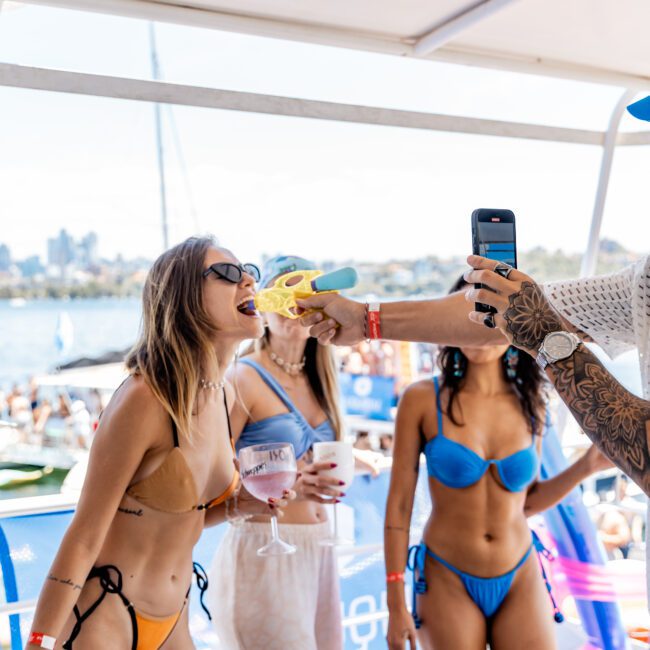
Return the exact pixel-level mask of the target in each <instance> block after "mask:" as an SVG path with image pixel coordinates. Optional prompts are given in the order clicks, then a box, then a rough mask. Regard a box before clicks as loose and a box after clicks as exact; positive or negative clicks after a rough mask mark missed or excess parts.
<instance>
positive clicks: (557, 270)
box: [0, 240, 639, 300]
mask: <svg viewBox="0 0 650 650" xmlns="http://www.w3.org/2000/svg"><path fill="white" fill-rule="evenodd" d="M638 257H639V256H638V254H634V253H631V252H630V251H627V250H625V249H624V248H623V247H622V246H620V245H619V244H617V243H616V242H613V241H609V240H603V241H601V243H600V254H599V257H598V267H597V270H596V272H597V273H612V272H614V271H617V270H620V269H622V268H624V267H625V266H627V265H628V264H631V263H632V262H634V261H635V260H636V259H637V258H638ZM581 262H582V255H580V254H578V253H571V254H567V253H564V252H563V251H561V250H555V251H547V250H545V249H544V248H541V247H537V248H533V249H532V250H529V251H524V252H520V253H519V268H520V269H522V270H524V271H525V272H526V273H528V274H529V275H530V276H532V277H533V278H534V279H535V280H537V281H538V282H550V281H553V280H562V279H566V278H575V277H577V276H578V275H579V274H580V264H581ZM343 265H349V266H354V267H355V268H356V269H357V270H358V271H359V279H360V281H359V284H358V285H357V286H356V287H355V288H354V289H352V290H350V291H347V292H346V294H347V295H350V296H357V297H363V296H367V295H369V294H374V295H376V296H378V297H382V298H389V299H390V298H393V299H398V298H403V297H407V296H410V297H422V298H425V297H431V296H437V295H440V294H443V293H447V291H448V290H449V287H450V286H451V285H452V284H453V283H454V282H455V281H456V280H457V279H458V277H459V276H460V275H461V274H462V273H463V271H465V270H466V269H467V265H466V263H465V258H463V257H453V258H447V259H443V258H440V257H436V256H430V257H427V258H424V259H419V260H388V261H386V262H377V263H367V262H363V261H361V260H349V261H347V262H340V261H339V262H326V263H324V265H323V267H322V268H328V269H331V268H339V267H341V266H343ZM143 280H144V270H143V271H142V272H141V273H137V274H122V273H120V272H119V271H118V272H117V273H113V274H112V275H110V276H109V277H94V278H92V279H90V280H88V281H86V282H75V283H70V282H61V281H58V282H57V281H54V280H46V281H42V282H33V283H29V282H26V281H23V282H21V283H19V284H16V283H11V284H10V283H5V284H4V285H3V284H2V280H1V279H0V299H11V298H25V299H28V300H32V299H39V298H50V299H57V298H73V299H84V298H104V297H117V298H129V297H139V296H140V295H141V294H142V286H143Z"/></svg>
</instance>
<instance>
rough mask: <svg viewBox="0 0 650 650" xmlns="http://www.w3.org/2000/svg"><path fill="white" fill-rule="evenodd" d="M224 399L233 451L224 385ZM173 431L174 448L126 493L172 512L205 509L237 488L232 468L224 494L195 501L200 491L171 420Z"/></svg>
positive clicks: (159, 508) (156, 508) (151, 505)
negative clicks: (156, 466)
mask: <svg viewBox="0 0 650 650" xmlns="http://www.w3.org/2000/svg"><path fill="white" fill-rule="evenodd" d="M223 403H224V405H225V407H226V418H227V420H228V434H229V436H230V445H231V447H232V449H233V453H234V451H235V445H234V442H233V439H232V429H231V428H230V414H229V413H228V402H227V400H226V390H225V388H224V391H223ZM172 433H173V436H174V448H173V449H172V450H171V451H170V452H169V454H167V457H166V458H165V460H164V461H163V463H162V465H160V466H159V467H158V468H156V469H155V470H154V471H153V472H152V473H151V474H149V476H147V477H145V478H143V479H142V480H141V481H138V482H137V483H134V484H133V485H131V486H130V487H129V488H128V490H127V491H126V493H127V494H128V495H129V496H130V497H132V498H134V499H135V500H136V501H138V502H139V503H141V504H142V505H144V506H147V507H148V508H153V509H154V510H160V511H161V512H169V513H173V514H181V513H184V512H191V511H192V510H207V509H208V508H212V507H214V506H217V505H219V504H220V503H223V502H224V501H225V500H226V499H227V498H228V497H230V496H231V495H232V494H233V493H234V492H235V490H236V489H237V485H238V483H239V472H238V471H237V470H235V472H234V474H233V477H232V481H230V485H229V486H228V487H227V488H226V490H225V491H224V492H223V494H220V495H219V496H218V497H216V498H215V499H211V500H210V501H207V502H206V503H198V501H199V494H198V491H197V489H196V483H195V482H194V475H193V474H192V470H191V469H190V466H189V465H188V464H187V460H185V456H184V455H183V452H182V451H181V448H180V446H179V444H178V431H177V430H176V423H175V422H174V421H173V420H172Z"/></svg>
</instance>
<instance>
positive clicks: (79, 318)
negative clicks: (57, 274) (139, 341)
mask: <svg viewBox="0 0 650 650" xmlns="http://www.w3.org/2000/svg"><path fill="white" fill-rule="evenodd" d="M62 313H66V314H67V315H68V316H69V321H70V323H71V324H72V329H71V337H70V338H71V344H70V345H69V348H68V349H64V350H63V351H62V352H60V351H59V350H58V349H57V347H56V344H55V337H56V333H57V322H58V321H59V317H60V315H61V314H62ZM140 314H141V309H140V299H139V298H99V299H88V300H33V301H27V302H25V303H24V304H23V303H22V302H17V303H16V302H15V301H14V302H12V301H8V300H0V389H4V390H7V389H8V388H10V387H11V384H12V383H14V382H18V383H24V382H25V381H26V380H27V379H28V378H29V377H30V376H31V375H35V374H40V373H44V372H48V371H50V370H52V369H53V368H54V367H56V366H57V365H59V364H61V363H65V362H66V361H69V360H70V359H74V358H77V357H80V356H94V355H98V354H101V353H103V352H106V351H109V350H119V349H123V348H126V347H128V346H129V345H131V344H132V343H133V342H134V341H135V339H136V337H137V335H138V328H139V324H140Z"/></svg>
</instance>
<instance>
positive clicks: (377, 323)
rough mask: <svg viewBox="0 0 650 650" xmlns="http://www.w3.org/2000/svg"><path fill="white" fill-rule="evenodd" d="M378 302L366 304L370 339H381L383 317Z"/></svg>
mask: <svg viewBox="0 0 650 650" xmlns="http://www.w3.org/2000/svg"><path fill="white" fill-rule="evenodd" d="M379 309H380V305H379V303H378V302H373V303H366V322H367V331H368V338H369V339H380V338H381V316H380V312H379Z"/></svg>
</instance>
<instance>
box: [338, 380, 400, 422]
mask: <svg viewBox="0 0 650 650" xmlns="http://www.w3.org/2000/svg"><path fill="white" fill-rule="evenodd" d="M339 382H340V385H341V396H342V398H343V410H344V412H345V413H347V414H348V415H361V416H362V417H365V418H369V419H372V420H392V419H393V418H392V415H391V409H392V408H393V407H395V406H396V405H397V396H396V393H395V387H396V380H395V377H380V376H377V375H352V374H349V373H346V372H342V373H341V374H340V375H339Z"/></svg>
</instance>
